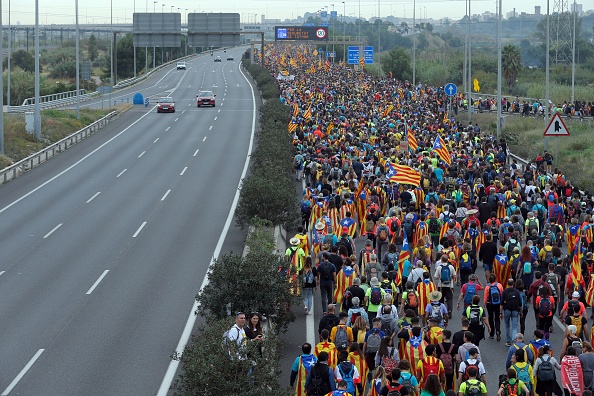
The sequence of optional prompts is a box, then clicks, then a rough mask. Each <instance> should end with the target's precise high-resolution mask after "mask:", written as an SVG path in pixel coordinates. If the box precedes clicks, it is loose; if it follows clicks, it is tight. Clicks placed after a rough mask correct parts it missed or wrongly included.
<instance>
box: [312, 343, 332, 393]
mask: <svg viewBox="0 0 594 396" xmlns="http://www.w3.org/2000/svg"><path fill="white" fill-rule="evenodd" d="M305 389H307V396H326V394H328V393H329V392H332V391H333V390H336V382H335V381H334V372H333V371H332V368H330V366H328V353H327V352H320V353H319V355H318V361H317V362H316V363H315V364H314V366H313V367H312V368H311V369H310V370H309V373H308V374H307V379H306V380H305Z"/></svg>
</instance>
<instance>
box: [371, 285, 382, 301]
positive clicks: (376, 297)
mask: <svg viewBox="0 0 594 396" xmlns="http://www.w3.org/2000/svg"><path fill="white" fill-rule="evenodd" d="M369 300H370V302H371V304H373V305H380V304H381V303H382V289H381V287H372V288H371V298H370V299H369Z"/></svg>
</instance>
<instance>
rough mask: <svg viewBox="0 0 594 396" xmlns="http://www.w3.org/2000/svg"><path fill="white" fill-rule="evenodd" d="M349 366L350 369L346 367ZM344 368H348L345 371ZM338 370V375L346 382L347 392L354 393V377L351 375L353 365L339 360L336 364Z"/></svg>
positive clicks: (353, 370)
mask: <svg viewBox="0 0 594 396" xmlns="http://www.w3.org/2000/svg"><path fill="white" fill-rule="evenodd" d="M349 366H350V370H349V369H348V367H349ZM345 370H348V372H346V371H345ZM338 372H339V373H340V377H341V378H342V379H343V380H344V381H346V383H347V389H346V390H347V392H348V393H350V394H351V395H354V394H355V379H354V378H353V376H354V375H355V365H354V364H353V363H351V362H341V363H340V364H339V365H338Z"/></svg>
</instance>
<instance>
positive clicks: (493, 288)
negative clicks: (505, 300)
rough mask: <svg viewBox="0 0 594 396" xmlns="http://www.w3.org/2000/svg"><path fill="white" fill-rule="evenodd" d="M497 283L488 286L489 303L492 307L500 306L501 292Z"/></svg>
mask: <svg viewBox="0 0 594 396" xmlns="http://www.w3.org/2000/svg"><path fill="white" fill-rule="evenodd" d="M497 286H499V284H498V283H497V282H495V283H493V284H492V285H490V286H489V303H490V304H493V305H499V304H501V291H500V290H499V287H497Z"/></svg>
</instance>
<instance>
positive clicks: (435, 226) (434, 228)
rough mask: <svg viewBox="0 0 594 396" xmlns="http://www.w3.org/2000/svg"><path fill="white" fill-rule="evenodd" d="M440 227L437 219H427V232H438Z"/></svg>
mask: <svg viewBox="0 0 594 396" xmlns="http://www.w3.org/2000/svg"><path fill="white" fill-rule="evenodd" d="M440 230H441V227H440V226H439V221H438V220H437V219H429V233H430V234H439V231H440Z"/></svg>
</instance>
